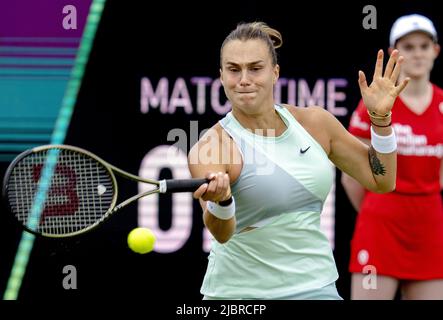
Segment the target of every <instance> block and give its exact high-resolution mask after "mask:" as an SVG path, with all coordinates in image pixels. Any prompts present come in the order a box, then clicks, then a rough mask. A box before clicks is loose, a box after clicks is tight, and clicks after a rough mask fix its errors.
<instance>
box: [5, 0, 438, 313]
mask: <svg viewBox="0 0 443 320" xmlns="http://www.w3.org/2000/svg"><path fill="white" fill-rule="evenodd" d="M367 4H372V5H374V6H375V7H376V9H377V29H376V30H365V29H364V28H363V27H362V20H363V18H364V16H365V15H364V14H363V13H362V9H363V7H364V6H365V5H367ZM414 12H417V13H423V14H425V15H427V16H428V17H430V18H431V19H432V20H433V21H434V23H435V25H436V28H437V30H438V31H439V33H440V34H443V32H442V31H443V29H442V28H443V26H442V25H441V23H440V21H439V20H440V18H441V14H439V12H438V10H437V9H436V4H435V3H433V2H429V1H389V2H386V1H383V2H382V1H372V2H357V1H349V2H345V1H329V2H323V1H304V2H301V1H288V0H284V1H283V0H274V1H267V2H263V3H261V2H257V1H206V2H197V1H181V2H172V1H116V0H108V1H107V3H106V7H105V10H104V12H103V15H102V20H101V22H100V25H99V28H98V30H97V34H96V38H95V42H94V46H93V49H92V52H91V56H90V60H89V63H88V65H87V69H86V72H85V76H84V79H83V83H82V87H81V90H80V93H79V96H78V100H77V104H76V108H75V112H74V115H73V118H72V121H71V125H70V128H69V131H68V135H67V138H66V141H65V142H66V143H67V144H72V145H77V146H80V147H83V148H85V149H88V150H90V151H92V152H94V153H96V154H97V155H99V156H101V157H102V158H104V159H106V160H107V161H109V162H110V163H112V164H114V165H116V166H117V167H120V168H124V169H125V170H127V171H129V172H134V173H137V172H138V169H139V166H140V161H141V159H142V158H143V156H144V155H145V154H146V153H147V152H148V151H149V150H151V149H152V148H154V147H155V146H157V145H160V144H168V142H167V141H166V136H167V133H168V131H169V130H170V129H172V128H183V129H185V130H186V129H187V128H189V121H190V120H198V121H199V124H201V125H200V126H199V128H200V129H204V128H206V127H209V124H211V125H212V124H213V123H215V122H216V121H217V120H218V119H220V116H219V115H217V114H215V113H214V112H212V111H211V110H210V109H208V110H209V111H208V112H206V113H205V114H204V115H198V114H197V113H193V114H191V115H187V114H185V113H184V112H177V113H176V114H174V115H162V114H160V113H159V112H158V110H154V111H153V112H149V113H148V114H142V113H141V112H140V79H141V78H142V77H144V76H148V77H149V78H150V79H151V80H152V79H154V80H158V79H159V78H160V77H163V76H167V77H168V78H170V79H176V78H177V77H184V78H187V79H188V78H190V77H193V76H208V77H212V78H216V77H217V76H218V68H219V50H220V45H221V43H222V41H223V40H224V38H225V36H226V35H227V34H228V33H229V32H230V31H231V30H232V29H233V28H235V26H236V24H237V23H238V22H240V21H254V20H262V21H265V22H267V23H268V24H269V25H270V26H272V27H274V28H276V29H277V30H279V31H280V32H281V33H282V35H283V41H284V44H283V47H282V48H280V49H279V51H278V54H279V64H280V66H281V76H282V77H288V78H296V79H298V78H304V79H307V80H308V82H309V81H310V84H312V83H313V82H315V81H316V80H317V79H328V78H346V79H347V80H348V83H349V85H348V87H347V88H345V89H344V91H345V93H346V96H347V99H346V101H344V102H341V106H345V107H347V108H348V110H349V114H348V116H346V117H340V118H339V120H340V121H341V122H342V123H343V124H344V125H347V124H348V121H349V116H350V113H351V112H352V110H353V109H354V108H355V106H356V105H357V102H358V100H359V97H360V96H359V91H358V86H357V72H358V70H359V69H362V70H364V71H365V72H366V74H367V75H368V74H371V72H372V68H373V64H374V62H375V56H376V52H377V50H378V49H380V48H382V49H386V48H387V47H388V37H389V30H390V26H391V25H392V22H393V21H394V20H395V18H396V17H398V16H400V15H403V14H407V13H414ZM441 74H442V66H441V62H439V61H438V60H437V62H436V65H435V67H434V71H433V76H432V80H433V82H434V83H436V84H437V85H440V86H442V85H443V77H442V76H441ZM189 90H190V93H191V96H195V95H193V94H195V92H193V91H192V90H193V89H192V88H190V89H189ZM207 105H209V103H208V104H207ZM7 165H8V164H7V163H1V171H0V173H1V175H2V176H3V174H4V171H5V170H6V167H7ZM337 181H340V174H339V173H338V175H337ZM120 192H121V196H122V198H126V197H128V196H130V195H132V194H135V193H137V185H136V184H134V183H131V182H125V181H121V184H120ZM336 193H337V198H336V230H335V251H334V255H335V258H336V262H337V266H338V269H339V273H340V279H339V280H338V282H337V287H338V290H339V293H340V294H341V295H342V296H343V297H344V298H345V299H348V298H349V285H350V284H349V274H348V271H347V264H348V259H349V244H350V239H351V236H352V232H353V225H354V221H355V212H354V210H353V209H352V208H351V206H350V204H349V202H348V200H347V198H346V196H345V195H344V193H343V189H342V188H341V185H340V183H337V190H336ZM162 201H163V202H162V203H165V205H162V208H163V210H164V211H165V212H164V213H163V214H164V215H168V213H169V212H168V205H167V202H168V199H166V200H165V199H163V200H162ZM136 208H137V206H136V205H134V206H131V207H129V208H126V209H125V210H124V211H123V212H120V213H119V214H117V215H115V216H114V217H113V218H111V219H110V220H109V221H108V223H106V224H105V225H103V227H101V228H99V229H97V230H96V231H95V232H92V233H89V234H86V235H84V236H79V237H76V238H74V239H69V240H48V239H37V240H36V242H35V246H34V249H33V252H32V255H31V258H30V262H29V265H28V268H27V272H26V275H25V277H24V280H23V284H22V287H21V291H20V295H19V299H20V300H24V301H32V300H40V299H58V300H65V299H82V300H85V301H93V300H97V299H103V298H106V299H119V300H130V299H132V300H133V299H136V300H139V299H140V298H143V300H144V301H146V305H149V304H152V303H154V304H155V303H156V301H165V300H171V299H173V300H175V301H183V302H185V301H198V300H199V299H201V295H200V292H199V289H200V285H201V281H202V278H203V275H204V272H205V270H206V261H207V260H206V257H207V254H206V253H204V252H203V251H202V245H201V243H202V235H201V234H202V233H201V230H202V228H203V223H202V221H201V211H200V209H199V206H198V204H197V202H195V204H194V224H193V232H192V235H191V238H190V239H189V241H188V242H187V243H186V245H185V246H184V247H183V248H182V249H181V250H179V251H178V252H175V253H171V254H159V253H155V252H153V253H150V254H147V255H137V254H134V253H132V252H131V251H130V250H129V249H128V248H127V245H126V237H127V234H128V232H129V231H130V230H131V229H133V228H134V227H136V226H137V210H136ZM1 212H2V214H1V215H0V228H1V231H0V257H1V258H0V292H3V291H4V289H5V287H6V281H7V279H8V276H9V273H10V270H11V266H12V262H13V258H14V255H15V252H16V249H17V245H18V242H19V239H20V235H21V231H20V229H19V228H18V227H17V226H16V225H14V223H13V221H12V219H11V218H9V217H8V216H7V214H6V211H5V210H4V208H3V207H2V211H1ZM166 225H167V223H166ZM68 264H70V265H74V266H75V267H76V269H77V276H78V283H77V285H78V289H76V290H65V289H63V286H62V280H63V278H64V276H65V275H64V274H63V273H62V269H63V267H64V266H65V265H68Z"/></svg>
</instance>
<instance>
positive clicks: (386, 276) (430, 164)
mask: <svg viewBox="0 0 443 320" xmlns="http://www.w3.org/2000/svg"><path fill="white" fill-rule="evenodd" d="M394 49H398V50H399V52H400V54H401V55H402V56H404V58H405V61H404V65H403V68H402V70H401V73H400V77H399V81H402V79H405V78H406V77H409V78H411V80H410V82H409V85H408V86H407V87H406V88H405V90H404V91H403V92H402V93H401V94H400V95H399V97H398V98H397V99H396V101H395V103H394V107H393V111H394V112H393V114H392V127H393V128H394V131H395V134H396V137H397V146H398V147H397V180H396V189H395V191H393V192H391V193H387V194H377V193H373V192H369V191H366V190H364V189H363V187H362V186H361V185H360V184H359V183H358V182H357V181H356V180H354V179H353V178H352V177H351V176H349V175H346V174H343V175H342V184H343V187H344V189H345V191H346V193H347V195H348V197H349V199H350V201H351V203H352V205H353V206H354V208H355V209H356V210H357V211H358V216H357V221H356V225H355V230H354V235H353V239H352V242H351V259H350V265H349V270H350V272H351V273H352V280H351V299H394V298H395V297H396V294H397V290H398V289H400V290H401V291H400V293H401V298H402V299H443V207H442V199H441V194H440V190H441V186H442V185H443V183H442V178H443V174H442V170H443V169H442V168H443V166H442V158H443V90H442V89H440V88H439V87H437V86H436V85H435V84H433V83H431V82H430V73H431V70H432V68H433V64H434V60H435V59H436V58H437V56H438V54H439V52H440V46H439V45H438V44H437V32H436V30H435V27H434V25H433V23H432V22H431V21H430V20H429V19H428V18H427V17H424V16H422V15H417V14H413V15H407V16H403V17H400V18H398V19H397V20H396V22H395V23H394V24H393V26H392V29H391V34H390V48H389V50H390V51H391V52H392V50H394ZM370 126H371V122H370V119H369V116H368V114H367V112H366V108H365V106H364V104H363V102H362V101H360V103H359V105H358V107H357V109H356V110H355V111H354V113H353V115H352V117H351V121H350V126H349V131H350V132H351V133H352V134H354V135H355V136H357V137H359V138H360V139H361V140H363V141H364V142H366V143H369V139H370ZM372 126H374V124H372Z"/></svg>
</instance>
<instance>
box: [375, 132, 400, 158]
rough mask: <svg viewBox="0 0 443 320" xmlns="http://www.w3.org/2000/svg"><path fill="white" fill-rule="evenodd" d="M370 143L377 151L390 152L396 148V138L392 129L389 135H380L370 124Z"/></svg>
mask: <svg viewBox="0 0 443 320" xmlns="http://www.w3.org/2000/svg"><path fill="white" fill-rule="evenodd" d="M371 145H372V146H373V147H374V149H375V151H377V152H378V153H391V152H394V151H395V150H397V139H396V138H395V133H394V129H392V132H391V134H390V135H389V136H380V135H378V134H377V133H375V131H374V129H373V128H372V126H371Z"/></svg>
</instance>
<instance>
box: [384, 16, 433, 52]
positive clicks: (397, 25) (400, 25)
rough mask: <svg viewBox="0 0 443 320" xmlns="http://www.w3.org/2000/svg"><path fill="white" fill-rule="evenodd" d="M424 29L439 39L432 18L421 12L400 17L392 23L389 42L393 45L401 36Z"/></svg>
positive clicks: (423, 30)
mask: <svg viewBox="0 0 443 320" xmlns="http://www.w3.org/2000/svg"><path fill="white" fill-rule="evenodd" d="M414 31H422V32H425V33H427V34H429V35H430V36H431V37H432V39H433V40H434V41H437V31H436V30H435V27H434V24H433V23H432V21H431V20H429V19H428V18H426V17H425V16H422V15H419V14H411V15H407V16H403V17H400V18H398V19H397V20H396V21H395V22H394V24H393V25H392V29H391V35H390V37H389V44H390V46H391V47H394V46H395V43H396V42H397V40H398V39H400V38H401V37H404V36H405V35H407V34H409V33H411V32H414Z"/></svg>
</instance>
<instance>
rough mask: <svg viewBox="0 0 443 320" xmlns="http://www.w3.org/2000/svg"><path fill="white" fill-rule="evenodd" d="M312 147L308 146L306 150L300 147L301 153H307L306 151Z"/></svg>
mask: <svg viewBox="0 0 443 320" xmlns="http://www.w3.org/2000/svg"><path fill="white" fill-rule="evenodd" d="M310 147H311V146H309V147H307V148H306V149H305V150H303V149H302V148H300V153H301V154H303V153H305V152H306V151H308V150H309V148H310Z"/></svg>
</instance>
